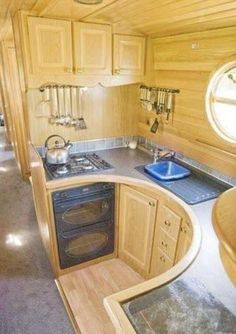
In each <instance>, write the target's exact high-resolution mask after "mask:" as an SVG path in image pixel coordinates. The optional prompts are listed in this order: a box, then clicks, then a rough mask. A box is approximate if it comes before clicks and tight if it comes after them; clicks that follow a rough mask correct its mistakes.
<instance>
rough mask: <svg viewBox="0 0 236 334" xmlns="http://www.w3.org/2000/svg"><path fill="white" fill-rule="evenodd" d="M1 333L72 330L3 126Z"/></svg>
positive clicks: (0, 153) (0, 143) (27, 189)
mask: <svg viewBox="0 0 236 334" xmlns="http://www.w3.org/2000/svg"><path fill="white" fill-rule="evenodd" d="M0 231H1V233H0V334H72V333H74V332H73V329H72V326H71V324H70V321H69V319H68V317H67V314H66V311H65V309H64V306H63V303H62V301H61V298H60V296H59V294H58V291H57V288H56V285H55V283H54V280H53V276H52V272H51V269H50V265H49V263H48V260H47V257H46V254H45V251H44V249H43V247H42V243H41V240H40V237H39V232H38V227H37V222H36V217H35V212H34V206H33V201H32V195H31V188H30V184H29V183H27V182H24V181H22V179H21V177H20V175H19V172H18V169H17V167H16V163H15V159H14V155H13V152H12V150H11V146H10V145H9V144H8V143H7V142H6V140H5V134H4V131H3V130H2V129H1V130H0Z"/></svg>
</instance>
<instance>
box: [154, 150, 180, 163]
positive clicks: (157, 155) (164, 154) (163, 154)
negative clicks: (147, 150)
mask: <svg viewBox="0 0 236 334" xmlns="http://www.w3.org/2000/svg"><path fill="white" fill-rule="evenodd" d="M174 156H175V151H163V150H162V149H160V148H155V150H154V151H153V162H154V163H155V162H157V161H160V160H162V159H165V158H169V159H170V158H174Z"/></svg>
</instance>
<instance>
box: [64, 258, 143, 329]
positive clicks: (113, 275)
mask: <svg viewBox="0 0 236 334" xmlns="http://www.w3.org/2000/svg"><path fill="white" fill-rule="evenodd" d="M143 281H144V279H143V278H142V277H141V276H140V275H139V274H137V273H136V272H135V271H134V270H133V269H131V268H130V267H129V266H128V265H127V264H125V263H124V262H123V261H121V260H120V259H112V260H108V261H104V262H101V263H98V264H95V265H92V266H90V267H88V268H84V269H80V270H77V271H75V272H72V273H69V274H66V275H63V276H61V277H60V278H59V282H60V284H61V287H62V289H63V292H64V294H65V296H66V299H67V302H68V303H69V305H70V308H71V310H72V313H73V316H74V318H75V321H76V323H77V325H78V327H79V328H80V331H81V333H82V334H94V333H96V334H112V333H115V330H114V327H113V325H112V323H111V321H110V319H109V316H108V315H107V312H106V310H105V308H104V306H103V299H104V298H105V297H106V296H109V295H111V294H113V293H115V292H118V291H121V290H123V289H126V288H129V287H131V286H133V285H135V284H138V283H140V282H143Z"/></svg>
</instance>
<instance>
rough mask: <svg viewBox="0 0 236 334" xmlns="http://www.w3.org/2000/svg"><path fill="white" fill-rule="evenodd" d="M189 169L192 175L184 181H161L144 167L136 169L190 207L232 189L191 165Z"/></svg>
mask: <svg viewBox="0 0 236 334" xmlns="http://www.w3.org/2000/svg"><path fill="white" fill-rule="evenodd" d="M173 161H175V162H177V163H178V164H181V165H182V166H183V167H185V166H187V165H185V164H183V163H180V162H179V161H178V160H174V159H173ZM187 168H188V169H190V170H191V175H190V176H188V177H186V178H184V179H180V180H175V181H160V180H157V179H155V178H154V177H152V176H151V175H150V174H148V173H147V172H145V170H144V165H142V166H138V167H135V169H136V170H137V171H139V172H140V173H142V174H143V175H145V176H146V177H147V178H149V179H150V180H152V181H153V182H155V183H157V184H159V185H160V186H162V187H163V188H165V189H168V190H170V191H171V192H172V193H174V194H175V195H177V196H178V197H180V198H181V199H182V200H184V201H185V202H186V203H187V204H190V205H193V204H198V203H201V202H205V201H208V200H210V199H213V198H217V197H218V196H219V195H220V194H221V193H222V192H224V191H226V190H228V189H230V188H232V186H230V185H228V184H226V183H223V182H221V181H218V180H215V179H213V177H212V178H211V177H210V176H208V175H206V174H204V173H202V172H201V171H198V170H196V169H192V167H189V165H188V166H187Z"/></svg>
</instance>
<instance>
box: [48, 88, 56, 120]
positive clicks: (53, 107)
mask: <svg viewBox="0 0 236 334" xmlns="http://www.w3.org/2000/svg"><path fill="white" fill-rule="evenodd" d="M55 93H56V90H55V88H54V87H53V86H49V96H50V104H51V115H50V118H49V123H50V124H55V123H56V120H57V96H56V94H55Z"/></svg>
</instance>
